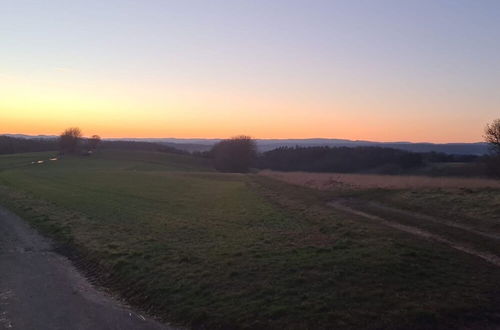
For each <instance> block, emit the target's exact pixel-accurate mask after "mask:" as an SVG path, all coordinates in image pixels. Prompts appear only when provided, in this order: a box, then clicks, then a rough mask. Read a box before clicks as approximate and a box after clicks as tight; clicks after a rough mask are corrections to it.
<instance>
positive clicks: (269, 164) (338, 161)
mask: <svg viewBox="0 0 500 330" xmlns="http://www.w3.org/2000/svg"><path fill="white" fill-rule="evenodd" d="M484 139H485V141H486V142H487V143H488V144H489V145H490V149H491V153H490V154H489V155H487V156H483V157H479V156H475V155H449V154H445V153H438V152H429V153H416V152H409V151H403V150H399V149H394V148H384V147H355V148H351V147H300V146H296V147H280V148H277V149H274V150H271V151H267V152H264V153H262V154H258V153H257V147H256V143H255V141H254V140H253V139H252V138H250V137H248V136H238V137H234V138H231V139H227V140H223V141H220V142H219V143H217V144H215V145H214V147H213V148H212V149H211V150H210V151H209V152H205V153H200V155H202V156H205V157H208V158H212V160H213V164H214V167H215V169H217V170H219V171H222V172H248V171H250V169H251V168H252V167H255V168H259V169H272V170H278V171H311V172H360V171H365V170H373V169H377V168H383V167H385V168H386V169H388V168H389V169H392V171H398V170H407V169H412V168H418V167H422V166H423V165H425V164H426V163H436V162H462V163H467V162H482V163H484V164H486V165H487V168H488V173H487V174H493V175H500V119H497V120H495V121H493V122H492V123H490V124H487V125H486V128H485V131H484ZM485 174H486V173H485Z"/></svg>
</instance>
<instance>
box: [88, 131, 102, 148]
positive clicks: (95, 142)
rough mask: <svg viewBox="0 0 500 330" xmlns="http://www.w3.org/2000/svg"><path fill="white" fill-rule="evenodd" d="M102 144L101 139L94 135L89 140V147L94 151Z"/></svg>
mask: <svg viewBox="0 0 500 330" xmlns="http://www.w3.org/2000/svg"><path fill="white" fill-rule="evenodd" d="M99 143H101V137H100V136H99V135H92V137H91V138H90V139H89V140H88V145H89V149H90V150H94V149H95V148H97V146H98V145H99Z"/></svg>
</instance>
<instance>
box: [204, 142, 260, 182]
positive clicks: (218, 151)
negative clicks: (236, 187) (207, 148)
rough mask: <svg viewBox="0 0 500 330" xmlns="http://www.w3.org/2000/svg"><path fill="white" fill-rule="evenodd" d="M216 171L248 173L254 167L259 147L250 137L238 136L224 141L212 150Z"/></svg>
mask: <svg viewBox="0 0 500 330" xmlns="http://www.w3.org/2000/svg"><path fill="white" fill-rule="evenodd" d="M210 153H211V155H212V157H213V159H214V166H215V169H216V170H218V171H222V172H240V173H243V172H248V171H249V169H250V167H251V166H252V164H253V162H254V160H255V157H256V154H257V147H256V144H255V141H254V140H253V139H252V138H251V137H249V136H244V135H242V136H236V137H233V138H231V139H228V140H222V141H220V142H219V143H217V144H216V145H214V147H213V148H212V150H211V152H210Z"/></svg>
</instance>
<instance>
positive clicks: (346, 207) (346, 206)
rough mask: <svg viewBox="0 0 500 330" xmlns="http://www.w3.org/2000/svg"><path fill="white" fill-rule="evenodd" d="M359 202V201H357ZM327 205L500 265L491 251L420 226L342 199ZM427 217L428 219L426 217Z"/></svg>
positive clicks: (399, 211)
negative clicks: (480, 249)
mask: <svg viewBox="0 0 500 330" xmlns="http://www.w3.org/2000/svg"><path fill="white" fill-rule="evenodd" d="M358 202H359V201H358ZM365 203H367V204H368V203H370V202H365ZM328 205H329V206H332V207H334V208H336V209H338V210H341V211H344V212H347V213H351V214H354V215H357V216H361V217H363V218H366V219H370V220H375V221H377V222H378V223H380V224H383V225H385V226H388V227H391V228H395V229H398V230H401V231H404V232H407V233H410V234H413V235H417V236H420V237H424V238H427V239H432V240H434V241H437V242H440V243H444V244H446V245H448V246H450V247H452V248H454V249H456V250H459V251H462V252H465V253H468V254H472V255H474V256H476V257H479V258H481V259H484V260H486V261H488V262H490V263H492V264H494V265H496V266H499V267H500V257H498V256H496V255H494V254H492V253H488V252H484V251H479V250H477V249H475V248H472V247H470V246H467V245H465V244H463V243H460V242H456V241H452V240H449V239H447V238H445V237H443V236H440V235H437V234H434V233H431V232H429V231H427V230H423V229H421V228H417V227H415V226H409V225H405V224H401V223H398V222H395V221H389V220H387V219H385V218H382V217H380V216H378V215H375V214H372V213H368V212H366V211H362V210H358V209H356V208H354V207H353V206H352V205H350V203H347V202H346V201H343V200H336V201H332V202H330V203H328ZM376 206H377V207H378V208H383V209H385V210H391V211H393V212H394V213H400V214H404V215H406V216H413V217H416V218H420V219H426V220H428V221H433V222H436V221H438V220H437V219H435V218H431V217H427V216H424V215H420V214H416V213H414V212H407V211H404V210H399V209H395V208H392V207H388V206H383V205H381V204H378V203H377V205H376ZM427 218H429V219H427ZM439 222H440V223H442V224H443V225H451V222H450V221H442V222H441V221H439ZM456 226H457V225H456V224H453V227H456ZM459 228H461V229H468V228H469V227H465V226H459ZM471 232H474V233H476V234H477V233H478V232H477V231H475V230H474V231H473V230H471ZM480 234H481V235H483V236H484V237H488V236H489V235H485V233H480ZM490 238H493V239H497V237H496V236H495V235H493V237H490Z"/></svg>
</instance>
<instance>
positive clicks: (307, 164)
mask: <svg viewBox="0 0 500 330" xmlns="http://www.w3.org/2000/svg"><path fill="white" fill-rule="evenodd" d="M477 159H478V157H477V156H474V155H448V154H444V153H436V152H431V153H416V152H409V151H404V150H398V149H392V148H382V147H355V148H350V147H281V148H277V149H274V150H271V151H267V152H264V153H263V154H261V155H260V156H259V157H258V159H257V167H258V168H261V169H271V170H276V171H309V172H362V171H365V170H371V169H380V170H384V169H385V171H387V172H391V171H397V170H407V169H412V168H418V167H421V166H423V165H425V164H426V163H429V162H433V163H437V162H473V161H476V160H477Z"/></svg>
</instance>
